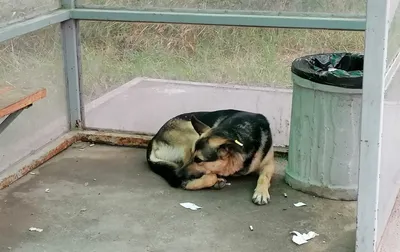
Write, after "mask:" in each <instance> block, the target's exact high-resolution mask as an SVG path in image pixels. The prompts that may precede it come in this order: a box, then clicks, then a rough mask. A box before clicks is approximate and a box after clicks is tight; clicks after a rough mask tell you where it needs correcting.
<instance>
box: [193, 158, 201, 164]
mask: <svg viewBox="0 0 400 252" xmlns="http://www.w3.org/2000/svg"><path fill="white" fill-rule="evenodd" d="M193 161H194V162H195V163H201V162H203V160H201V159H200V158H199V157H195V158H194V160H193Z"/></svg>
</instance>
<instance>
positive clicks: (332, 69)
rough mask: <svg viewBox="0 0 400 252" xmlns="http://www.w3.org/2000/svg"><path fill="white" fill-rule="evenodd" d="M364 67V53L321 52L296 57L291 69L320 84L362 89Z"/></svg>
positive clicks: (302, 76) (294, 72)
mask: <svg viewBox="0 0 400 252" xmlns="http://www.w3.org/2000/svg"><path fill="white" fill-rule="evenodd" d="M363 68H364V55H363V54H358V53H321V54H314V55H307V56H304V57H300V58H297V59H295V60H294V61H293V63H292V67H291V71H292V73H293V74H296V75H297V76H299V77H301V78H304V79H308V80H310V81H313V82H316V83H319V84H325V85H331V86H336V87H343V88H352V89H361V88H362V80H363Z"/></svg>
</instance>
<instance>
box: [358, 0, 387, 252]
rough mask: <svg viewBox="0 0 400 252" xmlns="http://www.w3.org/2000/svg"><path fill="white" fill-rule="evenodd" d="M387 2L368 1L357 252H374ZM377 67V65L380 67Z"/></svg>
mask: <svg viewBox="0 0 400 252" xmlns="http://www.w3.org/2000/svg"><path fill="white" fill-rule="evenodd" d="M388 7H389V2H388V0H368V3H367V23H366V37H365V58H364V78H363V95H362V104H361V106H362V112H361V136H360V164H359V165H360V170H359V182H358V205H357V234H356V237H357V238H356V251H357V252H375V251H376V249H377V245H378V242H379V238H380V237H378V234H377V231H378V230H377V229H378V211H379V205H378V204H379V186H380V170H381V147H382V129H383V106H384V93H385V77H386V58H387V46H388V30H389V29H388V22H387V19H388V13H389V12H388V9H389V8H388ZM380 63H381V64H380Z"/></svg>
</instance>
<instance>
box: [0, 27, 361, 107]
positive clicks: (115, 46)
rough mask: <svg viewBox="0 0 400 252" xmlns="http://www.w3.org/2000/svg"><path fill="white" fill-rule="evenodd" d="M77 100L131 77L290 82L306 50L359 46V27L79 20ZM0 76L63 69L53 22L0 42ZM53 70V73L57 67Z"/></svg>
mask: <svg viewBox="0 0 400 252" xmlns="http://www.w3.org/2000/svg"><path fill="white" fill-rule="evenodd" d="M80 32H81V44H82V65H83V75H82V78H83V89H84V95H85V97H84V99H85V100H86V101H88V100H92V99H94V98H96V97H99V96H100V95H102V94H104V93H105V92H107V91H109V90H111V89H113V88H115V87H117V86H118V85H121V84H123V83H126V82H127V81H129V80H131V79H133V78H135V77H154V78H167V79H175V80H190V81H204V82H217V83H221V84H224V83H234V84H241V85H268V86H271V85H275V86H281V87H290V86H291V84H290V83H291V80H290V65H291V62H292V61H293V60H294V59H295V58H296V57H299V56H302V55H305V54H311V53H321V52H332V51H347V52H362V51H363V47H364V33H363V32H345V31H323V30H295V29H267V28H238V27H213V26H195V25H170V24H140V23H136V24H133V23H122V22H92V21H81V22H80ZM0 63H1V69H0V79H1V80H5V81H6V82H9V83H15V82H21V81H30V80H32V79H34V78H36V77H35V76H40V77H38V78H39V79H38V81H37V82H38V83H40V81H39V80H40V78H45V77H44V76H51V74H52V73H54V72H55V70H54V68H55V67H57V68H58V70H60V68H62V58H61V44H60V35H59V29H58V26H57V25H54V26H51V27H48V28H45V29H42V30H40V31H37V32H34V33H31V34H28V35H25V36H22V37H20V38H16V39H13V40H9V41H6V42H4V43H2V44H1V45H0ZM58 70H57V72H58Z"/></svg>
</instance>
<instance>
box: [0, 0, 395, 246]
mask: <svg viewBox="0 0 400 252" xmlns="http://www.w3.org/2000/svg"><path fill="white" fill-rule="evenodd" d="M382 1H383V3H385V4H386V5H384V4H383V3H382ZM61 2H62V9H59V10H56V11H53V12H52V13H49V14H47V15H42V16H39V17H36V18H32V19H29V20H26V21H22V22H19V23H15V24H12V25H9V26H6V27H3V28H0V42H2V41H5V40H8V39H12V38H14V37H17V36H21V35H24V34H27V33H29V32H33V31H36V30H39V29H42V28H45V27H46V26H49V25H52V24H56V23H60V25H61V30H62V39H63V53H64V67H65V76H66V86H67V88H68V102H69V115H70V121H71V123H70V128H71V130H73V129H79V128H83V129H84V128H85V125H84V118H83V115H84V113H83V109H82V103H81V89H80V86H81V85H80V83H81V77H80V73H81V62H80V51H79V48H80V44H79V34H78V32H79V27H78V22H79V20H96V21H123V22H152V23H180V24H204V25H228V26H247V27H280V28H300V29H332V30H353V31H366V39H365V43H366V49H365V62H364V69H365V74H364V86H363V99H362V116H361V143H360V168H361V169H360V176H359V200H358V213H357V216H358V220H357V245H356V251H357V252H373V251H375V247H376V242H377V237H376V235H377V234H376V227H377V211H378V208H377V207H378V193H379V179H378V178H379V173H380V158H381V156H380V155H381V154H380V152H381V146H380V145H381V134H382V114H383V102H384V95H383V94H384V83H385V62H386V50H387V48H386V47H387V36H388V35H387V30H388V29H387V22H386V20H382V19H383V17H386V15H387V8H388V5H387V0H368V4H367V16H366V18H365V17H360V16H354V17H351V16H348V17H343V16H342V17H340V16H315V15H313V16H311V15H303V16H302V15H300V14H299V15H298V16H297V14H289V13H284V12H280V13H270V14H265V15H264V14H260V13H252V14H249V13H248V12H240V11H239V12H238V11H235V12H232V11H227V12H212V11H205V12H201V13H199V12H195V11H172V10H171V11H165V10H141V11H139V10H113V9H94V8H76V6H75V0H61ZM380 61H382V64H383V67H379V68H376V62H380ZM398 62H399V60H398V58H396V60H395V64H393V65H397V64H399V63H398ZM390 77H391V74H390V71H389V74H387V75H386V78H390ZM377 121H378V122H377ZM371 178H372V179H371Z"/></svg>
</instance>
